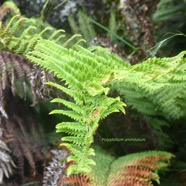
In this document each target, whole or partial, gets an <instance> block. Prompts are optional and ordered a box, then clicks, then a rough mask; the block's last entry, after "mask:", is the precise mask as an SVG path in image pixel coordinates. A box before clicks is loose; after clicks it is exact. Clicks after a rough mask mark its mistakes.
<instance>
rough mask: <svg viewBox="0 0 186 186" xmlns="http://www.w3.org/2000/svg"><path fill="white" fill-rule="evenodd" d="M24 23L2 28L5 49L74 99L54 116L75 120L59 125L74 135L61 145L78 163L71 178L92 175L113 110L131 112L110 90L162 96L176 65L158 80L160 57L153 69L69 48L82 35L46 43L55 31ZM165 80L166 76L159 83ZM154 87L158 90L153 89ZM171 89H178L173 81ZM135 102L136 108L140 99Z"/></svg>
mask: <svg viewBox="0 0 186 186" xmlns="http://www.w3.org/2000/svg"><path fill="white" fill-rule="evenodd" d="M24 21H25V22H26V21H27V20H26V19H25V18H19V17H18V16H15V17H13V18H12V20H11V21H10V22H9V24H8V25H7V27H6V28H5V29H2V28H1V30H0V49H1V50H8V51H11V52H15V53H17V54H21V55H23V56H24V57H26V58H27V59H29V60H30V61H31V62H33V63H36V64H37V65H39V66H41V67H43V68H44V69H46V70H48V71H50V72H52V73H53V74H54V75H55V76H56V77H58V78H59V79H60V80H61V84H57V83H55V82H48V83H47V84H48V85H51V86H53V87H56V88H57V89H59V90H61V91H62V92H64V93H66V94H67V95H68V96H69V99H68V100H67V99H63V98H55V99H53V100H52V102H55V103H60V104H63V105H64V106H66V107H65V109H64V108H63V109H59V110H53V111H52V112H51V114H63V115H66V116H68V117H69V118H70V121H69V122H62V123H59V124H57V126H56V128H57V132H65V133H66V134H67V135H68V136H65V137H63V138H62V144H61V145H62V146H65V147H66V148H67V149H68V150H69V151H70V152H71V155H70V156H69V157H68V158H67V161H68V162H73V163H72V164H71V165H70V166H69V167H68V169H67V175H68V176H69V175H71V174H79V173H82V174H83V173H90V172H91V171H92V168H93V167H94V166H92V165H95V161H94V160H93V156H94V155H95V152H94V149H93V148H91V145H92V143H93V141H94V139H93V137H94V134H95V132H96V130H97V128H98V125H99V121H100V120H101V119H104V118H105V117H107V116H108V115H109V114H111V113H113V112H119V111H122V112H123V113H125V111H124V106H125V103H124V102H122V101H121V100H120V98H119V97H116V98H112V97H109V96H108V94H109V90H110V88H109V87H108V86H110V87H111V88H112V89H117V90H118V91H119V90H120V89H119V88H118V87H117V85H118V84H119V85H121V86H124V87H127V88H129V89H128V90H130V89H132V91H133V90H136V89H135V87H137V88H141V89H137V90H144V94H145V93H146V92H147V93H148V92H149V91H151V89H152V90H156V93H157V95H158V94H159V92H158V90H160V88H162V87H166V86H167V84H168V83H169V82H171V81H170V80H171V78H169V79H167V78H166V77H167V76H166V74H167V75H168V77H172V78H173V77H174V75H175V73H177V72H178V71H176V70H173V71H172V68H174V66H172V65H170V66H168V67H167V68H168V69H167V70H165V71H164V72H165V76H162V75H161V73H160V71H158V68H159V67H158V68H157V71H155V73H154V75H153V76H152V75H151V71H150V70H152V67H153V64H157V65H158V64H159V63H160V64H161V65H162V66H166V60H162V61H160V60H158V59H156V58H155V59H153V63H152V65H151V64H150V63H147V62H146V63H142V64H139V65H135V66H131V65H129V64H128V63H127V62H125V61H123V60H122V59H120V58H119V57H118V56H116V55H114V54H111V53H109V52H107V51H106V50H105V49H103V48H101V47H90V48H88V49H85V48H83V47H81V46H80V45H79V42H78V43H76V44H74V45H72V46H71V47H70V48H68V47H69V43H72V42H73V39H74V38H75V37H76V35H75V36H73V37H72V38H70V39H69V40H67V41H66V42H64V43H63V44H61V42H60V38H61V37H63V36H61V32H62V31H61V30H58V31H54V33H53V34H52V35H51V36H50V37H49V38H48V39H44V38H43V34H44V33H46V32H48V31H49V30H51V28H49V27H47V28H45V29H44V30H43V31H42V32H41V33H37V30H36V31H35V32H34V30H35V27H33V26H27V27H26V28H23V27H21V26H20V24H22V22H24ZM19 28H21V29H22V30H19V34H17V33H16V31H17V30H18V29H19ZM31 31H32V32H31ZM179 57H180V56H178V57H177V58H179ZM175 58H176V57H175ZM182 58H183V56H182ZM177 61H178V62H179V63H182V62H183V61H181V60H177ZM159 77H165V78H164V79H163V78H162V81H161V82H160V83H158V80H159V79H158V78H159ZM180 81H181V79H180ZM113 83H115V84H116V86H115V85H113ZM155 83H156V84H155ZM154 84H155V85H156V86H153V85H154ZM169 85H170V86H171V87H173V86H172V84H171V83H170V84H169ZM173 85H174V84H173ZM179 85H180V84H179ZM180 86H181V85H180ZM123 90H124V93H123V92H121V95H124V98H126V100H127V101H128V100H130V99H129V98H130V95H129V94H128V97H127V96H126V95H125V91H126V92H127V91H128V90H127V89H123ZM133 92H135V91H133ZM134 95H136V97H137V98H139V99H138V100H137V101H138V104H139V102H140V98H141V97H140V94H139V92H138V93H136V94H135V93H134ZM134 95H131V100H132V99H133V98H134ZM166 99H167V98H166ZM166 99H165V101H166ZM134 100H135V99H134ZM150 101H151V100H150ZM129 103H131V104H133V105H134V101H133V102H132V101H131V102H129ZM139 108H140V107H139ZM139 108H137V109H139ZM169 159H170V158H169Z"/></svg>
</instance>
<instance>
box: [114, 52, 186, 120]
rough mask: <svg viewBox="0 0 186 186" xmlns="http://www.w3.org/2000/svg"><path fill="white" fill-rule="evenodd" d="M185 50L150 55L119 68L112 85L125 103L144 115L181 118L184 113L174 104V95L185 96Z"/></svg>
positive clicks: (175, 98) (180, 107)
mask: <svg viewBox="0 0 186 186" xmlns="http://www.w3.org/2000/svg"><path fill="white" fill-rule="evenodd" d="M185 54H186V53H185V51H183V52H182V53H180V54H179V55H177V56H175V57H172V58H161V59H160V58H150V59H148V60H146V61H144V62H143V63H142V64H138V65H134V66H131V68H128V69H127V71H123V72H121V71H120V72H118V75H116V76H117V77H116V82H114V83H113V88H114V89H116V90H118V92H119V94H121V95H123V97H124V98H125V100H126V103H127V104H128V105H130V106H132V107H133V108H135V109H137V110H138V111H139V112H141V113H143V114H145V115H151V116H152V115H163V116H165V117H166V118H167V119H173V118H174V119H176V118H181V117H183V116H185V114H186V113H185V110H184V109H183V107H182V106H180V105H179V104H178V99H179V98H181V97H184V96H185V94H184V92H183V88H184V86H185V78H186V76H185V60H186V59H185Z"/></svg>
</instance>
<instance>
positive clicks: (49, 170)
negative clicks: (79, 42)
mask: <svg viewBox="0 0 186 186" xmlns="http://www.w3.org/2000/svg"><path fill="white" fill-rule="evenodd" d="M51 152H52V154H53V157H52V161H51V162H50V163H49V165H48V166H47V167H46V168H45V172H44V177H43V186H48V185H56V186H57V185H59V184H58V183H59V182H60V180H61V179H62V180H63V178H64V177H66V174H65V172H64V170H65V169H66V162H65V159H66V157H67V156H69V153H68V152H67V151H65V150H52V151H51ZM61 159H62V160H63V162H62V163H61Z"/></svg>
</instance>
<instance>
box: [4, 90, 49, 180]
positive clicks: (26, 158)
mask: <svg viewBox="0 0 186 186" xmlns="http://www.w3.org/2000/svg"><path fill="white" fill-rule="evenodd" d="M6 102H7V105H8V106H7V107H6V110H7V114H8V116H9V117H8V118H2V128H3V130H4V139H5V141H6V144H7V145H8V146H9V148H10V149H11V151H12V157H14V159H15V164H16V166H17V176H18V177H20V180H21V179H23V178H24V177H25V176H26V175H32V176H35V175H36V174H37V168H36V165H37V164H38V163H39V162H44V161H45V151H46V148H45V146H46V145H45V140H44V138H43V133H42V129H41V127H40V125H39V124H38V122H37V121H36V119H35V116H34V113H33V110H32V107H30V103H29V102H28V101H24V100H22V99H20V98H19V97H18V96H13V95H12V94H11V90H9V94H8V91H7V93H6ZM25 166H29V169H28V172H27V173H26V172H25Z"/></svg>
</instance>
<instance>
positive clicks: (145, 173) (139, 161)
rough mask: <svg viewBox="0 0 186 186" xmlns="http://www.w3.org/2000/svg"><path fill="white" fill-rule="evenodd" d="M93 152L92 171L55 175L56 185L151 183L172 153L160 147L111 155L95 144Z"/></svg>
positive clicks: (115, 185) (142, 184) (110, 185)
mask: <svg viewBox="0 0 186 186" xmlns="http://www.w3.org/2000/svg"><path fill="white" fill-rule="evenodd" d="M95 150H96V156H95V157H94V158H93V159H94V161H95V162H96V165H97V166H96V167H93V171H92V173H88V174H79V175H71V176H70V177H66V176H65V175H63V173H62V175H63V176H61V178H59V179H58V183H59V184H60V185H65V184H69V185H90V186H94V185H95V186H96V185H99V186H117V185H127V186H130V185H131V186H133V185H139V186H151V185H152V181H156V182H157V183H159V182H160V178H159V176H158V172H159V171H160V170H163V169H166V167H167V166H168V165H169V162H170V160H171V158H173V157H174V156H173V155H172V154H170V153H167V152H162V151H148V152H141V153H134V154H130V155H126V156H123V157H119V158H115V157H113V156H110V155H109V154H107V153H106V152H104V151H103V150H102V149H100V148H98V147H95Z"/></svg>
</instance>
